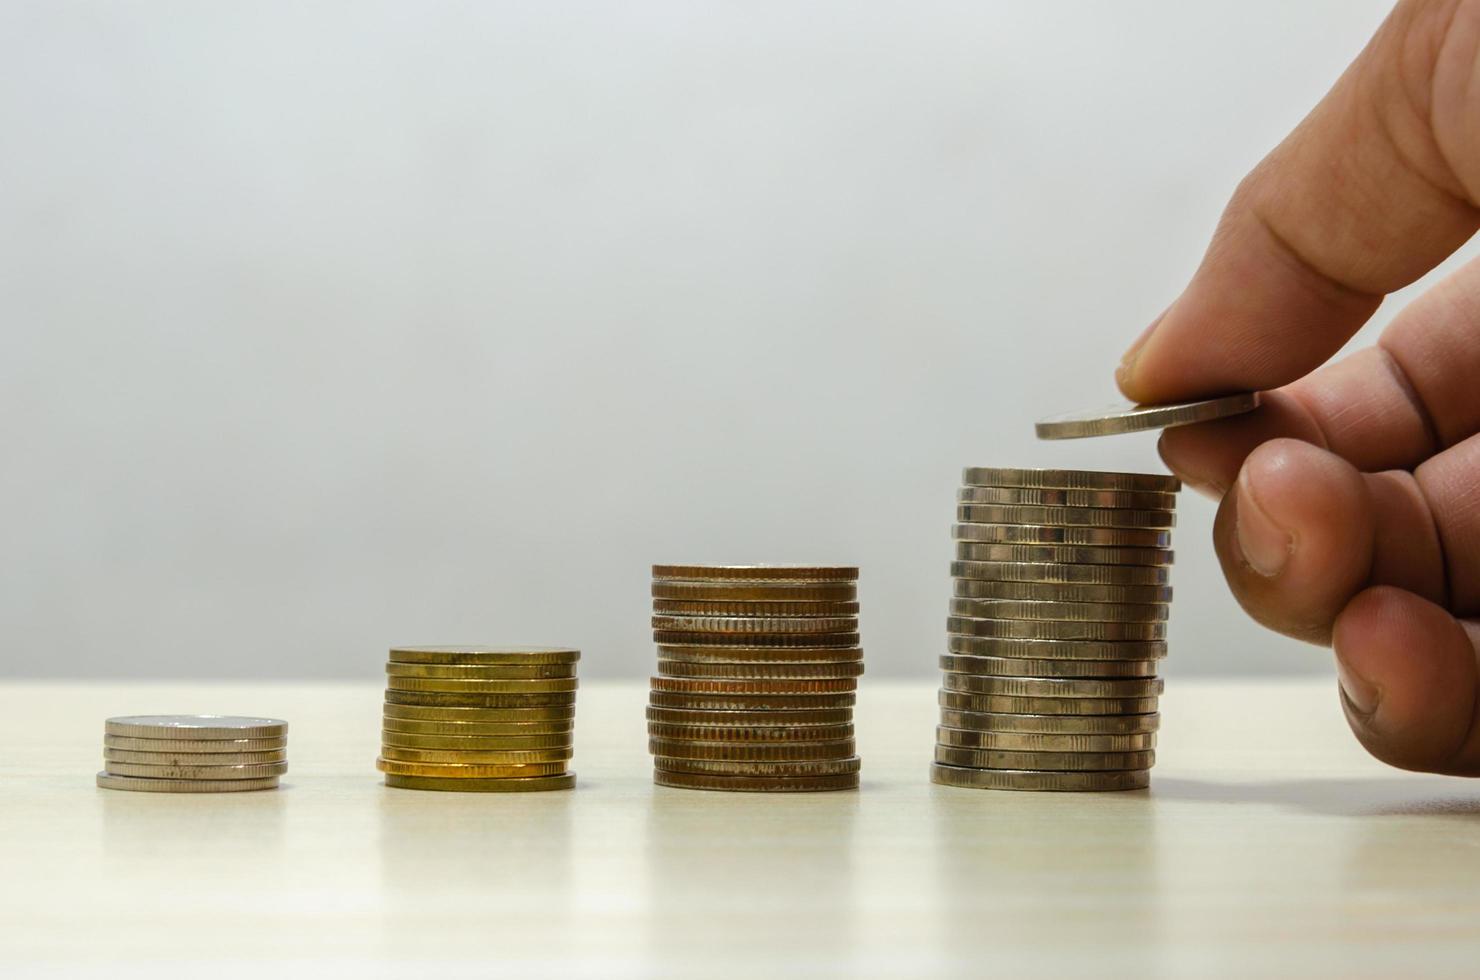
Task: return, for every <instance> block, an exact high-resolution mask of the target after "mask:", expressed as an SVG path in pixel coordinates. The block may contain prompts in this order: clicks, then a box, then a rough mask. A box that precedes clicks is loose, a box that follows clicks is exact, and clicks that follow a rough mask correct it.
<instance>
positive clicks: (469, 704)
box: [385, 688, 576, 708]
mask: <svg viewBox="0 0 1480 980" xmlns="http://www.w3.org/2000/svg"><path fill="white" fill-rule="evenodd" d="M385 703H386V704H399V705H407V706H415V707H421V708H558V707H574V705H575V703H576V694H575V692H574V691H566V692H562V693H555V694H452V693H448V692H443V691H396V690H391V689H390V688H387V689H386V692H385Z"/></svg>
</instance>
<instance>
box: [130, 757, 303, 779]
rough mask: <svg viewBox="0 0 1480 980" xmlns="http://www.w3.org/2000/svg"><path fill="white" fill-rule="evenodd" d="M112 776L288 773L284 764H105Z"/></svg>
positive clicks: (259, 776)
mask: <svg viewBox="0 0 1480 980" xmlns="http://www.w3.org/2000/svg"><path fill="white" fill-rule="evenodd" d="M104 766H105V767H106V771H107V772H108V773H109V774H110V775H113V776H144V777H148V778H150V779H209V780H232V779H263V778H266V777H268V776H271V777H274V778H276V777H278V776H281V775H282V774H283V773H285V772H287V771H288V764H287V763H286V762H264V763H261V764H258V765H251V766H197V765H181V766H175V765H143V764H140V763H133V762H112V761H109V762H105V763H104Z"/></svg>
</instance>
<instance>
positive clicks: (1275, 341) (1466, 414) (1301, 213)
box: [1117, 0, 1480, 775]
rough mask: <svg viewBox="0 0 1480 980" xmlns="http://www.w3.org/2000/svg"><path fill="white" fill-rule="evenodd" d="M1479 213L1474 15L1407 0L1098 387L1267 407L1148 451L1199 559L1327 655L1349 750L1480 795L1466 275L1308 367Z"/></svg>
mask: <svg viewBox="0 0 1480 980" xmlns="http://www.w3.org/2000/svg"><path fill="white" fill-rule="evenodd" d="M1477 203H1480V0H1403V2H1401V3H1399V5H1398V7H1397V8H1396V9H1395V10H1394V12H1393V14H1392V15H1391V16H1390V17H1389V18H1388V20H1387V21H1386V23H1384V25H1383V26H1382V28H1381V30H1379V32H1378V33H1377V35H1376V36H1375V37H1374V38H1373V40H1372V42H1371V43H1370V44H1369V45H1368V46H1367V48H1366V49H1365V50H1364V51H1363V52H1362V54H1361V55H1360V56H1359V57H1358V58H1357V60H1356V61H1355V62H1354V63H1353V64H1352V66H1351V67H1350V68H1349V69H1348V70H1347V71H1346V73H1345V74H1344V75H1343V76H1342V77H1341V79H1340V80H1339V81H1338V82H1337V83H1336V86H1335V87H1334V88H1333V89H1332V90H1331V92H1330V93H1329V94H1328V95H1327V96H1326V98H1325V99H1324V100H1322V102H1321V103H1320V104H1319V105H1318V106H1317V107H1316V108H1315V110H1314V111H1313V112H1312V113H1311V114H1310V115H1309V116H1308V117H1307V118H1306V119H1305V120H1304V121H1303V122H1302V123H1301V124H1300V126H1299V127H1297V128H1296V130H1295V131H1294V132H1293V133H1292V134H1291V135H1290V136H1289V137H1288V138H1287V139H1286V140H1285V141H1284V142H1283V143H1282V144H1281V145H1280V146H1279V147H1277V148H1276V149H1275V150H1274V152H1272V153H1271V154H1270V155H1269V156H1268V157H1267V158H1266V159H1265V160H1264V161H1263V162H1262V163H1260V165H1259V166H1258V167H1257V168H1255V170H1254V172H1253V173H1251V174H1250V175H1249V176H1248V177H1247V178H1246V179H1245V180H1244V181H1243V182H1242V183H1241V184H1240V186H1239V188H1238V190H1237V191H1236V192H1235V194H1234V196H1233V199H1232V201H1231V202H1230V203H1229V205H1228V209H1227V211H1226V212H1225V213H1224V215H1223V218H1222V220H1221V221H1220V223H1219V226H1218V230H1217V232H1216V233H1215V234H1214V236H1213V241H1212V244H1211V246H1210V247H1209V249H1208V252H1207V254H1206V256H1205V257H1204V259H1203V262H1202V265H1201V266H1200V267H1199V269H1198V270H1197V273H1196V274H1195V275H1194V277H1193V279H1192V282H1191V283H1190V284H1189V285H1188V286H1187V288H1186V290H1185V291H1184V292H1183V293H1182V295H1181V297H1179V298H1178V299H1177V300H1176V302H1175V303H1173V304H1172V306H1171V307H1170V308H1169V309H1168V310H1167V311H1166V312H1165V313H1164V314H1162V316H1161V317H1160V318H1158V320H1157V321H1156V322H1155V323H1153V324H1152V326H1151V327H1150V328H1148V330H1147V332H1146V333H1145V334H1143V335H1142V337H1141V338H1140V339H1139V340H1138V341H1137V342H1136V344H1135V345H1133V346H1132V348H1131V349H1130V351H1128V352H1127V354H1126V357H1125V360H1124V361H1123V362H1122V364H1121V367H1120V370H1119V372H1118V375H1117V377H1118V380H1119V383H1120V387H1121V389H1122V390H1123V391H1124V392H1125V394H1126V395H1127V396H1128V397H1129V398H1131V399H1132V400H1135V401H1141V402H1166V401H1176V400H1182V399H1190V398H1196V397H1201V396H1207V395H1212V394H1221V393H1227V392H1233V391H1248V390H1268V391H1267V394H1266V395H1265V398H1264V403H1263V405H1262V407H1261V408H1260V409H1258V410H1257V411H1256V412H1254V413H1252V414H1249V415H1244V416H1239V417H1236V418H1230V419H1224V420H1220V421H1217V422H1210V423H1206V424H1203V425H1197V426H1188V427H1186V428H1181V429H1169V430H1167V431H1166V432H1165V433H1164V434H1163V436H1162V439H1161V444H1160V449H1161V454H1162V457H1163V458H1164V459H1165V460H1166V462H1167V465H1169V466H1170V467H1171V468H1172V470H1173V471H1174V472H1176V473H1177V474H1178V475H1180V476H1181V477H1182V479H1183V480H1184V481H1185V482H1186V483H1187V484H1188V485H1190V486H1192V487H1194V488H1197V489H1200V490H1202V491H1204V492H1207V493H1210V494H1212V495H1214V496H1216V497H1220V498H1221V500H1222V502H1221V504H1220V506H1219V509H1218V517H1217V521H1216V523H1215V525H1214V532H1213V535H1214V540H1215V545H1216V547H1217V549H1218V554H1219V558H1220V560H1221V562H1222V564H1223V570H1224V574H1225V575H1226V576H1227V578H1228V582H1229V585H1230V586H1231V587H1232V589H1233V592H1234V594H1235V596H1237V598H1238V600H1239V602H1240V603H1241V604H1242V605H1243V606H1244V608H1245V609H1246V610H1248V612H1249V613H1250V615H1252V616H1253V617H1254V618H1255V619H1256V620H1258V621H1259V622H1261V623H1263V624H1264V625H1266V626H1268V627H1270V628H1271V629H1275V630H1278V631H1280V632H1282V633H1286V634H1289V635H1291V636H1295V637H1299V638H1301V639H1305V640H1309V641H1312V642H1316V643H1331V644H1332V645H1333V646H1334V647H1335V652H1336V661H1337V676H1338V678H1339V682H1340V687H1341V691H1342V701H1343V706H1344V708H1345V711H1346V715H1347V719H1348V721H1349V722H1350V724H1351V727H1352V731H1353V732H1355V733H1356V736H1357V738H1358V739H1359V740H1361V742H1362V743H1363V744H1364V745H1365V746H1366V747H1367V749H1368V750H1369V751H1371V752H1372V754H1373V755H1375V756H1377V757H1378V758H1379V759H1382V760H1384V761H1386V762H1389V763H1391V764H1393V765H1395V766H1401V767H1403V768H1406V769H1417V770H1424V771H1432V772H1442V773H1452V774H1463V775H1480V693H1477V690H1480V670H1477V658H1480V620H1477V619H1473V618H1466V617H1475V616H1477V615H1480V434H1477V433H1480V261H1477V262H1472V263H1470V264H1468V265H1466V266H1464V267H1463V268H1461V269H1460V270H1459V271H1458V272H1456V273H1455V274H1454V275H1452V276H1450V277H1449V278H1448V279H1446V280H1445V281H1444V282H1442V283H1441V284H1440V285H1438V286H1437V287H1435V288H1434V289H1433V290H1431V291H1430V292H1428V293H1426V294H1425V295H1423V296H1422V297H1420V298H1419V299H1418V300H1416V301H1415V302H1414V303H1413V304H1412V305H1410V306H1408V307H1407V308H1406V309H1404V310H1403V311H1402V312H1401V313H1400V314H1399V315H1398V316H1397V317H1396V318H1395V319H1394V321H1393V322H1392V324H1391V326H1389V327H1388V329H1387V330H1386V331H1385V332H1384V333H1383V335H1382V337H1381V338H1380V339H1379V340H1378V342H1377V344H1376V346H1375V347H1372V348H1369V349H1366V350H1363V351H1360V352H1359V353H1356V354H1354V355H1352V356H1350V357H1347V358H1345V359H1343V360H1341V361H1339V362H1335V363H1332V364H1327V365H1326V366H1324V367H1322V366H1321V365H1322V363H1323V362H1324V361H1326V360H1327V359H1328V358H1329V357H1331V355H1333V354H1334V353H1335V352H1336V351H1337V350H1338V349H1339V348H1340V347H1341V345H1342V344H1343V343H1344V342H1345V341H1346V340H1348V339H1349V338H1350V337H1351V336H1352V334H1353V333H1355V332H1356V331H1357V329H1358V328H1359V327H1361V325H1362V324H1363V323H1364V322H1365V321H1366V320H1367V319H1368V318H1369V317H1370V316H1371V315H1372V313H1373V312H1374V311H1375V310H1376V309H1377V307H1378V304H1379V303H1380V302H1381V301H1382V297H1383V296H1384V294H1386V293H1389V292H1392V291H1393V290H1395V289H1398V288H1399V287H1401V286H1404V285H1407V284H1408V283H1411V282H1413V281H1414V280H1415V279H1417V278H1419V277H1420V276H1421V275H1423V274H1424V273H1425V272H1427V271H1428V270H1429V269H1431V268H1433V267H1434V266H1435V265H1436V264H1438V263H1439V262H1440V261H1441V260H1443V259H1444V258H1445V256H1447V255H1449V254H1450V253H1451V252H1453V251H1454V250H1455V249H1456V248H1457V247H1459V245H1461V244H1462V243H1463V242H1464V241H1465V240H1466V239H1468V238H1469V237H1470V236H1471V235H1472V234H1473V233H1474V232H1475V230H1476V229H1477V227H1480V210H1477ZM1282 386H1283V387H1282Z"/></svg>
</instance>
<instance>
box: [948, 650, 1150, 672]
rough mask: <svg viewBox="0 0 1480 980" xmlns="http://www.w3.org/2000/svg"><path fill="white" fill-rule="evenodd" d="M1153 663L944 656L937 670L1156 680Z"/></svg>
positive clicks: (952, 654) (1142, 661)
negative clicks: (1149, 678) (1148, 678)
mask: <svg viewBox="0 0 1480 980" xmlns="http://www.w3.org/2000/svg"><path fill="white" fill-rule="evenodd" d="M1156 668H1157V661H1155V660H1029V659H1025V658H1020V657H967V656H962V655H961V654H957V653H943V654H941V657H940V669H941V670H948V671H951V672H952V673H956V674H987V675H990V676H993V677H1155V676H1156Z"/></svg>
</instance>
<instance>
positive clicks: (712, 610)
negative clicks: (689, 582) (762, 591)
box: [653, 599, 858, 617]
mask: <svg viewBox="0 0 1480 980" xmlns="http://www.w3.org/2000/svg"><path fill="white" fill-rule="evenodd" d="M653 612H655V613H660V614H663V615H668V616H748V617H762V616H781V617H799V616H817V617H837V616H857V615H858V603H856V602H722V601H719V600H714V599H710V600H701V601H695V600H691V599H654V600H653Z"/></svg>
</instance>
